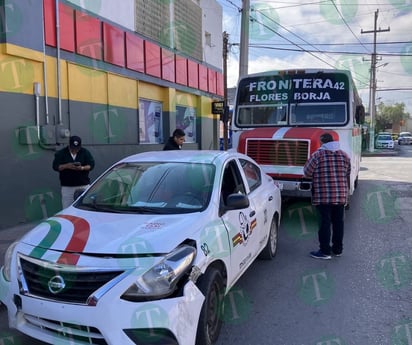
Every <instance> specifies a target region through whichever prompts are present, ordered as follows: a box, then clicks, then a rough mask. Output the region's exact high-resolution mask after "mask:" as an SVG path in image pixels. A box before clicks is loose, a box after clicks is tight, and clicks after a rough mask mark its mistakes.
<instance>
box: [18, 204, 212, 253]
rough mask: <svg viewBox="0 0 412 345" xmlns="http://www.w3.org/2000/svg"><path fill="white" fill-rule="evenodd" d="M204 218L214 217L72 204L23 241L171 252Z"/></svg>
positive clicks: (85, 249)
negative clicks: (118, 210) (85, 207)
mask: <svg viewBox="0 0 412 345" xmlns="http://www.w3.org/2000/svg"><path fill="white" fill-rule="evenodd" d="M201 218H202V219H211V217H209V218H203V217H199V213H198V212H195V213H188V214H185V215H184V217H182V215H181V214H172V215H164V214H162V215H157V214H155V215H153V214H138V215H137V214H118V213H102V212H93V211H83V210H78V209H76V208H74V207H70V208H68V209H66V210H64V211H62V212H60V213H58V214H57V215H55V216H53V217H51V218H49V219H47V220H45V221H43V222H42V223H40V224H39V225H37V226H36V227H35V228H34V229H33V230H31V231H29V232H28V233H27V234H26V235H25V236H24V237H23V238H22V239H21V242H23V243H25V244H27V245H30V246H33V247H36V248H42V249H43V250H53V251H59V252H72V253H84V254H99V255H110V254H113V255H115V254H136V252H138V254H154V253H157V254H159V253H169V252H170V251H171V250H173V249H174V248H175V247H176V246H177V245H179V244H180V243H182V242H183V241H184V240H186V239H188V238H193V237H192V235H193V233H194V232H195V231H196V229H199V227H198V225H197V224H198V222H199V219H201ZM204 225H205V224H204V222H203V224H202V226H203V227H204ZM199 226H200V224H199Z"/></svg>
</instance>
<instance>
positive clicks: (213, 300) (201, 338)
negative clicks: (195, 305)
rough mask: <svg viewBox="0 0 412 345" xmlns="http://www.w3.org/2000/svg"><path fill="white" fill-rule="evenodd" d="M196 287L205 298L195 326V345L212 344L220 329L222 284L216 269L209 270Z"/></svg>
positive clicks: (222, 296)
mask: <svg viewBox="0 0 412 345" xmlns="http://www.w3.org/2000/svg"><path fill="white" fill-rule="evenodd" d="M198 287H199V289H200V291H202V293H203V295H204V296H205V300H204V302H203V306H202V309H201V312H200V318H199V324H198V326H197V335H196V345H212V344H214V343H215V342H216V341H217V339H218V337H219V333H220V329H221V328H222V314H223V298H224V282H223V278H222V274H221V273H220V272H219V270H217V269H216V268H209V269H208V270H207V271H206V272H205V274H204V275H203V276H202V277H201V278H200V279H199V282H198Z"/></svg>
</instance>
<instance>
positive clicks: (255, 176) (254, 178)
mask: <svg viewBox="0 0 412 345" xmlns="http://www.w3.org/2000/svg"><path fill="white" fill-rule="evenodd" d="M240 164H241V165H242V168H243V172H244V173H245V175H246V180H247V183H248V185H249V188H250V191H251V192H252V191H254V190H255V189H256V188H258V187H259V186H260V185H261V184H262V177H261V173H260V169H259V167H258V166H256V165H255V164H253V163H252V162H249V161H247V160H245V159H240Z"/></svg>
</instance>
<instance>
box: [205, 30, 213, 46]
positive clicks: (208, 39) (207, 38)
mask: <svg viewBox="0 0 412 345" xmlns="http://www.w3.org/2000/svg"><path fill="white" fill-rule="evenodd" d="M205 44H206V45H207V46H209V47H211V46H212V35H211V34H210V32H207V31H206V32H205Z"/></svg>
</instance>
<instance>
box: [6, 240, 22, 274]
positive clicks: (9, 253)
mask: <svg viewBox="0 0 412 345" xmlns="http://www.w3.org/2000/svg"><path fill="white" fill-rule="evenodd" d="M18 243H19V242H13V243H12V244H11V245H10V246H9V247H8V248H7V250H6V254H5V255H4V266H3V276H4V279H6V280H7V281H8V282H9V281H11V261H12V256H13V252H14V248H16V246H17V244H18Z"/></svg>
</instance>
